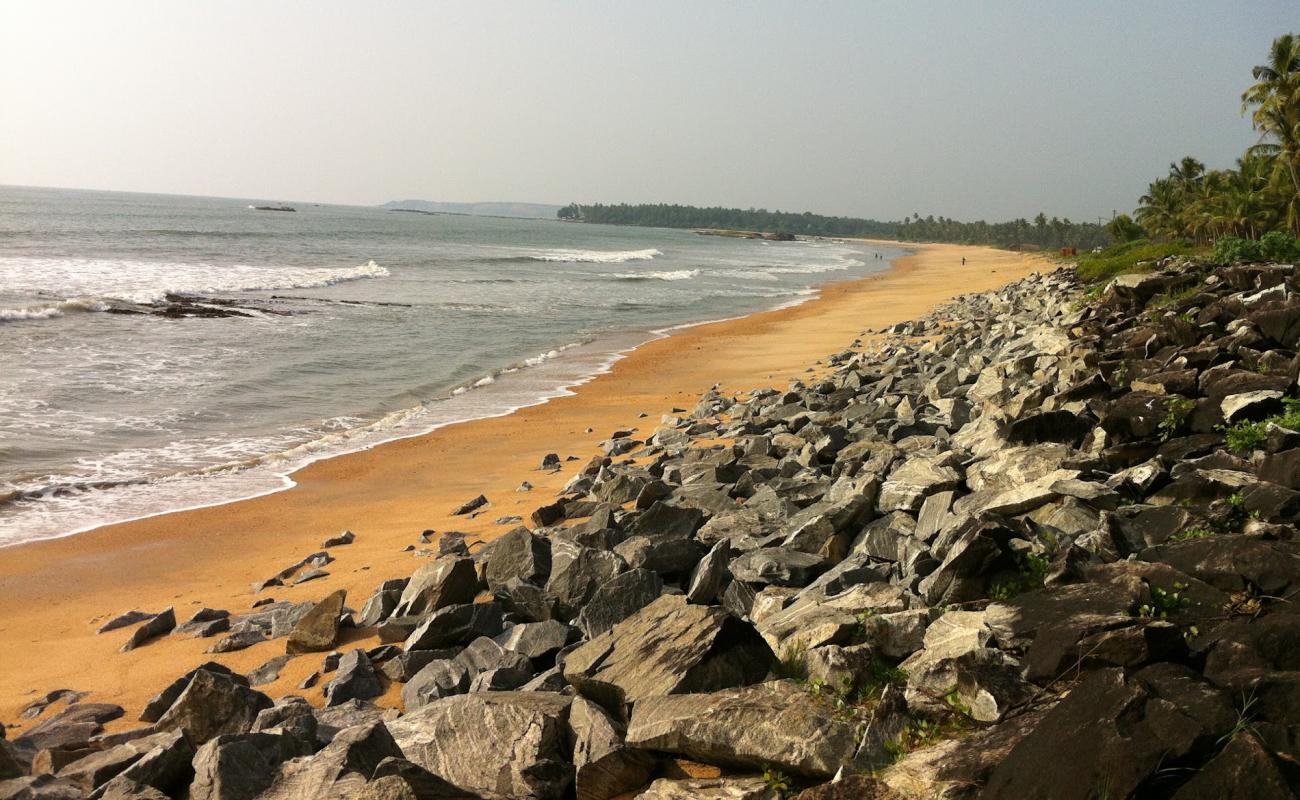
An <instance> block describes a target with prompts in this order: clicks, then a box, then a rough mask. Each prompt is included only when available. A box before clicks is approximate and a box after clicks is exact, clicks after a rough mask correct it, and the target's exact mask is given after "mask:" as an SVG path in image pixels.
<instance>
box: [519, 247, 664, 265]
mask: <svg viewBox="0 0 1300 800" xmlns="http://www.w3.org/2000/svg"><path fill="white" fill-rule="evenodd" d="M661 255H663V253H661V252H659V251H658V250H655V249H654V248H648V249H646V250H543V251H541V252H537V253H530V254H529V255H528V256H527V257H528V258H531V259H532V260H534V261H569V262H578V263H590V264H622V263H624V262H625V261H649V260H650V259H652V258H654V257H655V256H661Z"/></svg>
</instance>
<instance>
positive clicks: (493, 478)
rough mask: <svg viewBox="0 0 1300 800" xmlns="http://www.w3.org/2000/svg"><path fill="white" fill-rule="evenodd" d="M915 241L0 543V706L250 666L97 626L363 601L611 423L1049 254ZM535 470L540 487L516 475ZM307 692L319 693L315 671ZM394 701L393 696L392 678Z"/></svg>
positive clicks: (762, 379)
mask: <svg viewBox="0 0 1300 800" xmlns="http://www.w3.org/2000/svg"><path fill="white" fill-rule="evenodd" d="M914 249H915V254H914V255H912V256H910V257H908V258H904V259H901V260H899V261H898V262H897V263H896V264H895V265H894V266H893V267H892V268H891V269H889V270H886V271H884V272H882V273H879V274H877V275H873V276H871V277H867V278H864V279H861V280H855V281H848V282H844V283H840V284H835V285H831V286H828V287H826V288H825V289H823V290H822V292H821V295H820V296H819V297H818V298H816V299H814V300H812V301H810V302H807V303H805V304H803V305H799V306H796V307H793V308H787V309H782V310H777V311H770V312H764V313H758V314H754V315H751V316H748V317H744V318H742V319H737V320H731V321H725V322H718V323H712V324H707V325H701V326H697V327H693V328H688V329H684V330H681V331H678V332H676V333H675V334H674V335H672V336H669V337H667V338H663V339H658V340H655V341H652V342H650V343H648V344H646V345H644V346H643V347H641V348H639V349H637V350H635V351H634V352H632V353H631V354H630V355H628V356H627V357H626V358H624V359H623V360H621V361H619V362H617V363H616V364H615V365H614V367H613V369H612V370H611V371H610V372H609V373H607V374H604V375H601V376H599V377H598V378H596V379H595V380H593V381H591V382H589V383H587V384H585V385H582V386H580V387H578V388H577V389H576V390H575V391H574V393H573V394H572V395H571V396H566V397H562V398H559V399H555V400H552V401H550V402H548V403H545V404H543V405H538V406H533V407H529V408H525V409H522V410H519V411H517V412H515V413H513V414H510V415H509V416H505V417H499V418H493V419H484V420H478V421H473V422H466V423H462V424H458V425H453V426H450V427H446V428H442V429H440V430H437V431H435V432H433V433H430V434H428V435H425V436H420V437H415V438H410V439H405V440H400V441H395V442H391V443H389V444H385V445H382V446H379V447H376V448H374V449H371V450H367V451H363V452H358V453H353V454H350V455H345V456H341V457H338V458H333V459H330V460H326V461H321V462H318V463H315V464H312V465H311V466H309V467H306V468H305V469H303V470H301V471H299V472H297V473H296V474H294V475H293V479H294V480H295V481H296V483H297V485H296V486H295V487H293V488H291V489H288V490H285V491H282V492H278V493H275V494H270V495H266V496H263V497H258V498H255V499H251V500H243V501H239V502H234V503H229V504H226V505H221V506H216V507H211V508H204V509H198V510H193V511H185V512H178V513H173V514H167V515H163V516H158V517H152V518H148V519H143V520H139V521H135V522H130V523H125V524H120V525H113V526H108V527H103V528H99V529H96V530H93V531H89V532H86V533H82V534H78V535H75V536H70V537H66V538H62V539H55V540H49V541H42V542H35V543H31V544H24V545H20V546H15V547H11V548H8V549H5V550H0V654H3V655H0V719H3V720H5V721H6V722H13V721H15V720H16V719H17V714H18V710H19V709H20V708H21V707H22V706H24V705H25V704H27V703H28V702H30V701H31V700H32V699H33V698H34V697H35V696H37V695H39V694H42V693H44V692H47V691H50V690H53V689H61V688H68V689H75V690H79V691H87V692H90V693H91V694H90V695H89V697H88V698H87V699H88V700H103V701H105V702H114V703H118V704H121V705H123V706H125V707H126V708H127V714H126V716H125V717H124V718H123V719H121V720H119V721H118V722H117V723H115V726H116V727H117V728H119V729H120V728H125V727H130V726H132V725H134V724H135V723H134V722H133V720H134V719H135V718H136V716H137V715H138V713H139V710H140V707H141V706H142V705H143V704H144V702H145V701H146V700H148V699H149V698H150V697H151V696H153V695H154V694H155V693H156V692H157V691H158V690H159V689H161V688H162V687H163V686H165V685H166V684H167V683H169V682H170V681H171V680H172V679H174V678H175V677H176V676H177V675H180V674H181V673H182V672H184V671H185V670H187V669H189V668H191V667H193V666H196V665H197V664H199V663H201V662H203V661H205V660H210V659H211V660H217V661H221V662H222V663H224V664H226V665H227V666H229V667H231V668H232V669H234V670H237V671H243V672H247V671H249V670H251V669H253V668H254V667H256V666H258V665H260V664H262V663H263V662H265V661H266V660H268V659H269V658H271V657H273V656H277V655H281V654H283V653H284V641H283V640H282V639H281V640H272V641H268V642H266V643H263V644H258V645H255V646H253V647H250V648H248V649H246V650H242V651H239V652H235V653H230V654H223V655H219V656H209V655H206V654H205V653H204V651H205V650H206V649H207V648H209V647H211V646H212V644H214V642H215V641H216V639H190V638H183V637H178V636H177V637H166V638H163V639H160V640H157V641H155V642H153V643H151V644H148V645H146V646H144V647H142V648H139V649H137V650H134V651H132V652H129V653H125V654H121V653H118V652H117V651H118V649H119V648H120V647H121V645H122V644H123V642H124V641H125V640H126V639H127V638H128V636H129V635H130V629H129V628H126V629H121V630H117V631H113V632H110V633H106V634H103V635H97V634H96V633H95V630H96V628H97V627H98V625H99V624H102V622H103V621H105V620H106V619H108V618H110V617H111V616H114V615H117V614H120V613H122V612H125V611H128V610H130V609H141V610H145V611H159V610H161V609H163V608H166V607H168V606H172V607H174V608H175V611H176V617H177V619H178V620H179V621H184V620H186V619H188V618H189V617H190V616H191V615H192V614H193V613H194V612H195V611H197V610H199V609H200V608H203V607H209V608H218V609H229V610H230V611H231V612H232V613H235V614H237V613H242V612H245V611H247V610H248V609H249V607H250V605H251V604H252V603H253V602H254V601H255V600H257V599H258V598H259V597H267V596H273V597H274V598H275V599H277V600H293V601H299V602H300V601H304V600H315V599H319V598H320V597H323V596H324V595H325V594H327V593H329V592H331V591H334V590H336V589H339V588H344V589H347V591H348V602H349V605H350V606H352V607H353V608H360V606H361V604H362V603H364V602H365V599H366V597H367V596H368V595H369V594H370V592H371V591H372V590H373V589H374V588H375V587H376V586H377V585H378V584H379V583H381V582H382V581H383V580H385V579H388V578H393V577H403V576H406V575H409V574H410V573H411V572H413V571H414V570H415V569H416V568H417V567H418V566H419V565H420V564H421V563H423V561H422V560H421V559H419V558H416V557H414V556H413V555H412V553H410V552H405V551H404V548H406V547H407V546H408V545H412V544H415V545H416V546H417V547H419V546H420V545H419V535H420V532H421V531H423V530H425V529H435V530H437V531H445V530H460V531H465V532H467V533H469V534H470V538H471V541H472V540H474V539H490V538H491V537H493V536H494V535H497V534H499V533H503V532H505V531H506V530H509V528H510V526H506V525H498V524H496V523H495V520H496V519H497V518H500V517H505V516H510V515H520V516H522V517H524V518H525V519H527V518H528V516H529V514H531V512H532V511H533V510H534V509H535V508H537V507H538V506H540V505H543V504H545V503H548V502H550V501H551V500H552V498H553V497H554V495H555V493H556V492H557V491H558V490H559V489H560V488H561V487H562V486H563V485H564V484H565V482H567V481H568V480H569V479H570V478H571V477H572V475H573V474H574V471H575V470H576V469H577V468H578V467H579V466H580V465H581V464H584V463H585V462H586V461H587V460H588V459H589V458H590V457H591V456H592V455H594V454H596V453H597V443H598V442H599V441H601V440H602V439H605V438H607V437H608V435H609V433H610V432H612V431H614V430H616V429H620V428H636V429H639V431H640V432H642V433H644V434H646V435H648V434H649V433H650V432H651V431H652V430H653V429H654V428H655V427H656V426H657V424H658V420H659V418H660V416H661V415H663V414H666V413H669V412H670V411H671V410H672V409H673V408H674V407H679V408H690V407H692V406H694V404H695V403H696V401H697V399H698V397H699V396H700V394H702V393H703V392H705V391H707V390H708V389H709V388H710V387H712V386H714V385H715V384H716V385H717V386H718V387H719V388H720V390H721V391H724V392H737V391H744V390H749V389H754V388H760V387H768V386H776V387H783V386H785V385H786V384H787V383H788V382H789V381H790V380H791V379H794V378H801V377H805V370H806V369H807V368H808V367H809V366H811V365H814V364H815V363H816V362H817V361H818V360H819V359H824V357H825V356H827V355H828V354H830V353H833V352H836V351H839V350H843V349H844V348H845V347H847V346H848V345H850V344H851V343H852V342H853V340H854V339H855V338H857V337H858V336H859V335H860V334H861V333H862V331H864V330H865V329H868V328H875V329H879V328H881V327H884V326H887V325H890V324H892V323H895V322H899V321H902V320H906V319H911V318H915V317H918V316H921V315H923V314H924V313H925V312H926V311H927V310H929V309H930V308H932V307H933V306H935V305H937V304H940V303H942V302H944V301H946V300H948V299H950V298H952V297H955V296H957V295H960V294H965V293H969V292H980V291H987V290H989V289H993V288H996V287H998V286H1000V285H1003V284H1005V283H1008V282H1011V281H1014V280H1016V279H1019V278H1021V277H1023V276H1025V275H1027V274H1029V273H1031V272H1034V271H1038V270H1041V269H1044V268H1050V267H1051V264H1050V262H1048V261H1046V260H1045V259H1043V258H1041V257H1037V256H1033V255H1029V254H1019V253H1011V252H1006V251H1000V250H993V249H988V248H975V247H962V246H956V245H917V246H915V248H914ZM963 257H965V258H966V261H967V263H966V265H965V266H962V264H961V261H962V258H963ZM589 429H590V430H591V432H587V431H588V430H589ZM552 452H554V453H558V454H559V455H560V456H561V458H562V459H563V458H566V457H568V456H571V455H572V456H577V457H578V459H579V460H577V461H573V462H564V469H562V470H561V471H559V472H543V471H540V470H539V469H538V465H539V464H540V462H541V460H542V457H543V456H544V455H546V454H547V453H552ZM525 480H527V481H528V482H530V483H531V484H533V486H534V487H535V488H534V489H533V490H532V491H531V492H519V491H516V490H517V488H518V487H519V485H520V483H521V482H523V481H525ZM480 493H482V494H485V495H486V496H487V497H488V499H489V500H490V501H491V506H490V507H489V508H488V509H487V511H486V513H483V514H481V515H479V516H478V517H476V518H475V519H472V520H468V519H466V518H465V517H452V516H450V512H451V511H452V509H453V508H455V507H456V506H458V505H459V504H461V503H463V502H464V501H466V500H469V499H470V498H472V497H474V496H476V495H478V494H480ZM345 529H348V530H352V531H354V532H355V533H356V535H357V539H356V542H355V543H354V544H351V545H348V546H345V547H338V548H335V549H334V550H333V551H332V552H333V554H334V555H335V556H336V558H337V560H336V561H335V562H334V563H332V564H330V565H329V566H328V567H327V568H326V569H327V571H328V572H329V573H330V575H329V576H328V577H326V578H323V579H320V580H315V581H312V582H309V583H305V584H303V585H299V586H294V587H276V588H274V589H271V590H268V591H267V592H264V593H262V594H260V595H255V594H253V592H252V590H251V584H252V583H254V582H256V581H260V580H263V579H265V578H268V577H270V576H271V575H273V574H275V573H276V572H278V571H279V570H280V569H281V568H283V567H285V566H287V565H289V564H292V563H294V562H295V561H297V560H298V559H300V558H302V557H303V556H306V555H308V554H310V553H312V552H315V551H317V550H319V549H320V545H321V542H322V540H324V539H325V538H326V537H329V536H332V535H335V534H338V533H339V532H341V531H343V530H345ZM345 634H346V635H345V641H343V642H341V643H340V647H352V646H361V647H369V646H374V645H375V644H376V643H377V639H376V638H375V637H374V636H373V635H371V633H370V632H369V631H365V630H353V631H346V632H345ZM319 666H320V656H319V655H311V656H302V657H298V658H295V659H293V660H292V661H291V662H290V663H289V664H288V666H286V667H285V669H284V670H283V672H282V674H281V677H280V679H279V680H278V681H276V682H275V683H274V684H271V685H269V686H264V687H260V688H261V689H263V690H264V691H267V692H268V693H269V694H271V695H272V696H281V695H284V694H289V693H296V692H297V689H296V688H295V687H296V686H297V685H298V683H299V682H300V681H301V680H302V679H303V678H304V677H305V676H306V675H307V674H309V673H310V672H312V671H313V670H315V669H317V668H319ZM303 693H304V694H305V695H306V696H307V697H308V699H310V700H311V701H312V702H319V701H320V690H319V688H317V689H314V690H308V691H305V692H303ZM381 702H388V703H390V704H391V703H396V702H398V701H397V699H396V693H395V692H394V691H391V690H390V691H389V693H388V694H387V695H385V698H383V699H381ZM13 735H14V733H11V734H10V736H11V737H12V736H13Z"/></svg>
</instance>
